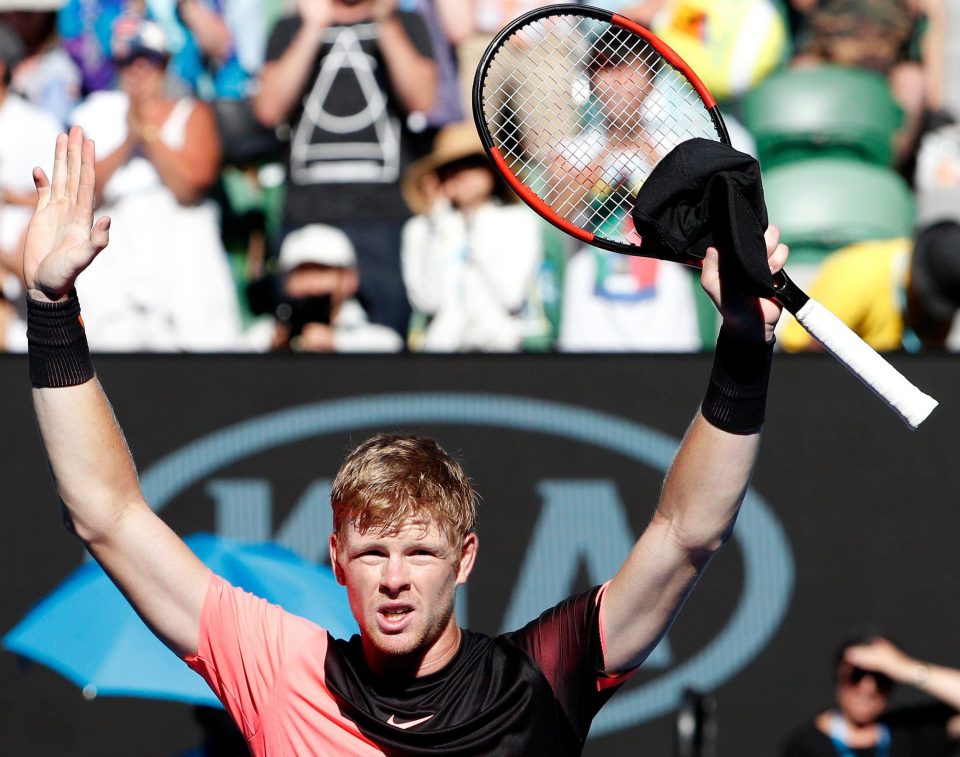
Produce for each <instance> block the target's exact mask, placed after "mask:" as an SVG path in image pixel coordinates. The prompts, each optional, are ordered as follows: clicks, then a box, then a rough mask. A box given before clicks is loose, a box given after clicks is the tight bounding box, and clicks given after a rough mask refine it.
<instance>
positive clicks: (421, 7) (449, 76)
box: [400, 0, 473, 129]
mask: <svg viewBox="0 0 960 757" xmlns="http://www.w3.org/2000/svg"><path fill="white" fill-rule="evenodd" d="M408 6H409V10H413V11H415V12H417V13H419V14H420V15H421V16H422V17H423V21H424V23H425V24H426V25H427V30H428V31H429V33H430V44H431V45H432V47H433V57H434V60H435V61H436V63H437V75H438V79H437V97H436V100H435V102H434V104H433V107H432V108H431V109H430V110H429V111H428V112H427V121H426V125H427V126H428V127H429V128H431V129H439V128H440V127H442V126H446V125H447V124H451V123H456V122H457V121H461V120H463V118H464V115H465V114H464V105H469V103H471V102H472V101H471V100H463V99H462V98H461V94H460V83H459V79H458V73H459V72H458V68H457V57H456V46H457V45H458V44H460V43H461V42H463V41H464V40H465V39H467V38H468V37H469V35H470V32H471V31H472V30H473V17H472V14H473V8H472V6H471V3H470V0H401V6H400V7H401V8H403V9H404V10H406V9H408ZM469 75H470V76H473V72H472V71H470V72H469Z"/></svg>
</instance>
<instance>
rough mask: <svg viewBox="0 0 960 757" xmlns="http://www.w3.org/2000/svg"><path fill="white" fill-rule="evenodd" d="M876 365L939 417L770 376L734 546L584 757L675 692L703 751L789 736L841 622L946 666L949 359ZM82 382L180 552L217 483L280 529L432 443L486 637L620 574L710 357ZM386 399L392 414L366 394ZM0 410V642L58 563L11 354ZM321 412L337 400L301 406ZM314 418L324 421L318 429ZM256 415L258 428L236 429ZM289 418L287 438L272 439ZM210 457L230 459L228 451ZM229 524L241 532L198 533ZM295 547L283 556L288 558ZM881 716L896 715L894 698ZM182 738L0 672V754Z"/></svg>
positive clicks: (25, 392) (954, 383)
mask: <svg viewBox="0 0 960 757" xmlns="http://www.w3.org/2000/svg"><path fill="white" fill-rule="evenodd" d="M895 362H896V364H897V366H898V367H900V368H901V370H903V371H904V372H905V373H906V374H907V375H908V376H909V377H910V378H911V379H912V380H913V381H914V382H915V383H917V384H918V385H920V386H921V387H922V388H923V389H925V390H926V391H928V392H929V393H931V394H933V395H934V396H935V397H937V398H938V399H939V400H940V402H941V407H940V408H938V409H937V410H936V411H935V412H934V414H933V415H932V416H931V417H930V419H929V420H928V421H927V422H926V423H925V424H923V425H922V426H921V427H920V429H919V430H918V431H916V432H910V431H908V430H907V429H906V427H905V426H903V425H902V423H901V422H900V421H899V420H898V419H897V418H896V417H895V416H894V415H893V414H892V413H890V412H889V411H888V410H886V409H885V408H884V407H883V405H882V404H881V403H880V401H879V400H877V399H876V398H874V397H873V396H872V395H871V394H870V393H869V392H868V391H867V390H866V389H864V388H863V387H862V386H861V385H860V384H859V383H858V382H857V381H856V380H855V379H853V378H851V377H849V376H848V375H847V374H846V372H845V371H843V369H842V368H840V367H839V366H838V365H836V364H835V363H834V362H833V361H832V360H830V359H829V358H825V357H818V356H791V357H786V356H779V357H778V359H777V361H776V363H775V367H774V376H773V382H772V393H771V397H770V402H769V409H768V423H767V431H766V433H765V439H764V443H763V451H762V454H761V459H760V462H759V466H758V469H757V472H756V475H755V477H754V482H753V489H752V493H751V497H752V500H751V504H750V505H749V508H750V509H749V511H747V510H745V512H744V516H743V519H742V520H741V523H739V524H738V538H736V539H735V540H734V541H733V542H732V543H731V544H730V545H729V546H728V547H727V549H725V550H724V551H723V552H722V553H721V554H720V555H719V556H718V558H717V559H716V560H715V561H714V563H713V564H712V565H711V566H710V568H709V570H708V571H707V574H706V575H705V577H704V579H703V580H702V581H701V584H700V585H699V586H698V587H697V590H696V591H695V593H694V596H693V597H692V598H691V600H690V601H689V602H688V604H687V606H686V607H685V608H684V610H683V613H682V615H681V617H680V619H679V620H678V621H677V623H676V624H675V625H674V627H673V629H672V630H671V631H670V634H669V637H668V644H667V645H665V646H664V648H663V649H661V650H660V651H659V652H658V653H657V656H655V658H654V659H653V660H651V665H650V666H649V668H647V669H643V670H641V671H640V673H639V674H638V675H637V676H636V677H635V680H634V681H632V682H631V683H630V684H628V686H627V687H626V688H625V689H624V690H623V691H622V692H620V693H618V694H617V696H616V697H614V699H613V700H612V701H611V706H613V705H616V703H617V702H618V701H623V702H624V703H625V705H621V706H620V707H619V709H617V710H616V711H613V709H612V707H611V712H613V715H614V716H615V717H611V718H610V719H609V720H608V721H605V722H604V724H603V726H602V727H601V728H598V730H602V731H603V734H604V735H601V736H598V737H597V738H594V739H593V740H592V741H591V742H590V745H589V747H588V749H587V754H589V755H607V754H627V755H629V754H638V755H639V754H643V755H664V756H666V755H669V754H670V753H671V748H672V747H671V744H672V718H671V711H672V710H673V708H674V707H675V703H676V702H675V696H676V693H677V691H678V690H679V689H678V687H679V686H680V685H681V684H690V685H694V686H699V687H703V688H708V689H710V690H711V691H712V693H713V694H714V696H715V697H716V701H717V706H718V717H719V727H720V732H719V746H720V749H719V753H720V755H722V757H750V756H751V755H772V754H775V752H776V748H777V744H778V743H779V741H780V739H781V738H782V736H783V735H784V734H785V733H786V732H787V731H789V730H790V729H791V728H793V727H795V726H796V725H798V724H799V723H800V722H802V721H803V720H804V719H806V718H808V717H809V716H811V715H812V714H813V713H814V712H815V711H816V710H817V709H818V708H820V707H822V706H824V705H825V704H827V702H828V701H829V697H830V685H829V664H830V663H829V661H830V658H831V655H832V652H833V649H834V646H835V645H836V643H837V641H838V639H839V638H840V637H841V636H843V635H845V633H846V632H847V631H848V630H849V629H851V628H852V627H856V626H861V625H863V624H874V625H879V626H881V627H882V628H884V629H886V630H887V631H888V632H889V633H890V634H892V635H893V636H894V638H896V639H897V640H898V641H899V642H900V643H901V644H902V646H904V647H905V648H906V649H907V650H908V651H910V652H911V653H912V654H914V655H916V656H919V657H921V658H923V659H928V660H934V661H938V662H943V663H946V664H951V665H957V666H960V644H958V643H957V641H956V639H957V633H956V629H957V628H958V627H960V608H958V607H957V606H956V605H955V603H954V602H953V600H954V598H955V597H957V596H958V595H960V592H958V589H960V578H958V571H957V567H958V562H960V560H958V557H957V550H956V548H955V545H956V542H957V536H958V532H960V524H958V516H957V513H958V510H960V456H958V455H957V452H956V448H955V444H956V436H957V431H958V429H960V410H958V406H960V361H957V360H956V358H951V357H950V356H920V357H914V358H901V359H898V360H896V361H895ZM97 365H98V370H99V374H100V377H101V380H102V382H103V383H104V385H105V387H106V389H107V391H108V394H109V395H110V397H111V400H112V401H113V404H114V407H115V410H116V412H117V415H118V417H119V419H120V421H121V424H122V425H123V427H124V430H125V433H126V435H127V439H128V441H129V443H130V446H131V448H132V450H133V453H134V456H135V458H136V461H137V464H138V467H139V468H140V471H141V473H142V475H143V481H144V485H145V487H146V488H148V489H149V490H150V492H151V493H152V496H153V498H154V500H155V501H156V500H157V499H160V500H162V505H163V507H162V515H163V517H164V518H166V519H167V520H168V522H169V523H170V524H171V525H172V526H173V527H174V528H175V529H176V530H177V531H178V532H180V533H182V534H187V533H190V532H192V531H196V530H201V529H203V530H214V529H216V528H217V526H218V521H217V517H216V513H217V510H218V508H217V504H216V501H217V497H216V491H218V488H217V487H218V486H219V487H220V489H219V491H223V486H224V485H225V483H226V485H228V486H236V485H238V483H237V482H241V484H242V482H249V481H251V480H256V481H266V482H268V484H267V485H268V487H269V491H270V498H269V505H270V507H271V516H270V517H271V523H272V527H273V529H274V531H275V532H281V531H282V530H283V527H284V524H285V523H286V522H287V518H288V517H290V516H291V513H292V512H293V511H294V509H295V508H296V507H298V506H300V505H303V496H304V492H306V491H308V490H309V487H310V486H311V484H313V483H315V482H317V481H322V480H324V479H327V478H329V477H332V475H333V474H334V472H335V471H336V468H337V465H338V463H339V460H340V458H341V457H342V455H343V453H344V452H345V451H346V450H347V449H348V448H349V446H350V445H351V444H352V443H355V442H357V441H359V440H361V439H362V438H364V437H365V436H366V435H368V433H369V432H371V431H372V430H374V429H375V428H377V429H379V428H383V427H386V428H402V429H407V430H413V431H417V432H422V433H427V434H430V435H433V436H436V437H437V438H438V439H439V440H440V441H441V443H442V444H444V446H445V447H447V448H448V449H451V450H454V451H457V452H458V453H459V454H460V456H461V457H462V458H463V460H464V462H465V464H466V466H467V469H468V470H469V471H470V473H471V475H472V477H473V478H474V480H475V482H476V484H477V487H478V489H479V491H480V493H481V494H482V496H483V504H482V509H481V519H480V527H479V532H480V538H481V556H480V562H479V567H478V569H477V570H476V572H475V573H474V577H473V578H472V579H471V582H470V586H469V591H468V593H467V597H466V603H467V611H468V615H469V625H470V626H471V627H474V628H476V629H479V630H484V631H488V632H496V631H499V630H501V629H502V626H503V624H504V623H505V622H506V621H508V620H509V614H510V612H511V608H513V611H521V610H523V609H524V608H525V607H526V606H527V605H529V603H530V602H535V601H537V598H538V597H540V598H544V597H546V596H548V595H549V594H550V592H551V591H555V590H556V587H555V586H552V585H551V579H553V583H556V581H557V580H560V579H557V575H550V574H548V572H546V571H544V565H545V564H549V561H550V560H554V561H555V562H556V564H557V565H558V568H557V571H558V574H559V575H561V576H563V575H566V573H564V571H566V572H567V573H569V580H567V579H563V581H561V582H562V583H563V582H566V583H569V584H570V586H569V588H570V590H573V589H576V588H579V587H585V586H587V585H588V584H589V583H591V582H593V581H594V580H602V578H606V577H607V576H598V575H597V573H598V572H600V571H602V570H604V566H605V565H606V564H607V563H609V562H610V560H611V559H614V558H615V559H619V557H618V556H617V555H616V554H615V553H616V550H617V549H618V547H619V546H620V545H622V543H623V541H624V538H625V532H631V533H630V534H629V538H630V539H632V538H633V536H635V535H636V534H638V533H639V532H640V530H641V529H642V527H643V525H644V523H645V522H646V520H647V519H648V518H649V516H650V513H651V510H652V507H653V505H654V504H655V501H656V496H657V490H658V486H659V482H660V480H661V478H662V470H660V468H661V467H662V466H661V464H660V462H659V461H660V458H661V457H662V455H663V454H664V452H663V450H664V449H666V450H667V452H669V451H670V450H672V448H673V446H674V445H675V444H676V441H677V440H678V439H679V437H680V436H681V435H682V433H683V430H684V428H685V426H686V424H687V422H688V421H689V418H690V417H691V415H692V413H693V411H694V409H695V408H696V406H697V403H698V402H699V400H700V398H701V396H702V392H703V387H704V385H705V382H706V377H707V375H708V373H709V366H710V358H709V356H674V357H669V356H629V357H606V356H590V357H574V356H543V357H534V356H504V357H495V356H471V357H453V356H445V357H435V358H426V357H399V358H396V357H392V358H390V359H380V358H373V357H366V356H360V357H352V358H347V357H335V358H324V357H316V358H306V357H299V356H297V357H290V358H283V357H277V358H273V359H269V360H265V359H262V358H257V357H217V358H213V357H191V356H177V357H149V358H148V357H126V356H113V357H106V356H104V357H101V358H99V359H98V360H97ZM451 392H452V393H457V396H456V397H450V396H446V397H438V396H437V393H451ZM385 393H389V394H391V395H392V394H393V393H404V396H390V397H383V398H382V399H381V400H379V401H374V400H371V395H374V396H376V395H383V394H385ZM425 393H427V394H429V396H424V394H425ZM464 395H470V396H464ZM0 397H3V398H4V400H3V404H2V418H3V433H2V435H0V465H2V479H0V481H2V485H0V507H2V511H3V528H2V530H0V560H2V563H0V565H2V570H0V590H2V595H3V597H4V601H3V603H2V604H0V633H5V632H6V631H7V630H9V629H10V628H11V627H12V626H13V625H14V624H15V623H16V622H17V621H18V620H19V619H20V618H21V617H23V615H24V614H26V613H27V612H28V610H29V609H30V607H31V606H32V604H33V603H34V602H36V601H37V600H39V599H40V598H41V597H43V596H44V595H45V594H46V593H48V592H49V591H50V590H51V589H52V588H53V587H54V586H56V584H57V583H58V582H59V581H61V580H62V579H63V578H64V577H65V576H66V575H67V574H68V573H69V572H70V571H71V570H72V569H73V568H75V567H76V566H77V565H78V564H79V562H80V559H81V551H80V548H79V546H78V545H77V544H76V543H75V542H74V541H72V540H71V538H70V537H68V536H67V534H66V533H65V532H64V530H63V529H62V527H61V525H60V522H59V515H58V512H57V506H56V501H55V498H54V495H53V490H52V487H51V485H50V482H49V477H48V473H47V470H46V466H45V462H44V460H43V456H42V453H41V449H40V443H39V438H38V435H37V433H36V429H35V424H34V420H33V416H32V409H31V407H30V403H29V387H28V381H27V377H26V366H25V363H24V361H23V360H22V359H18V358H13V357H4V358H3V359H0ZM335 400H343V401H344V402H337V403H336V404H334V405H322V406H317V403H319V402H323V401H335ZM277 413H283V414H282V415H279V416H278V415H276V414H277ZM333 417H336V418H337V419H339V421H338V424H335V425H336V427H335V428H333V429H331V428H330V425H329V424H328V425H327V426H324V425H323V424H324V423H325V422H326V421H325V419H328V418H333ZM258 418H259V419H267V420H264V421H263V422H260V423H254V424H252V425H249V426H246V427H243V428H239V429H238V428H237V427H236V425H237V424H239V423H241V422H242V421H246V420H249V419H258ZM298 419H299V420H298ZM298 422H299V423H301V425H302V428H301V432H302V433H301V434H300V436H301V437H302V438H293V437H292V436H291V434H293V433H294V432H293V431H290V429H295V428H296V427H297V423H298ZM271 424H272V425H271ZM284 424H286V425H284ZM311 424H313V425H311ZM316 424H320V425H319V426H318V425H316ZM278 428H279V429H280V430H279V431H277V429H278ZM316 428H322V429H326V430H323V431H321V432H320V433H314V432H313V431H311V430H310V429H316ZM271 429H272V430H271ZM284 429H287V430H286V431H285V430H284ZM304 429H306V430H304ZM271 433H272V434H273V436H270V434H271ZM218 434H219V436H218ZM251 435H252V436H251ZM258 435H259V436H258ZM661 437H663V438H661ZM201 439H207V440H208V442H209V443H208V444H207V445H206V446H205V447H204V448H203V449H204V450H206V452H205V453H204V454H206V455H207V456H208V458H209V459H207V458H204V459H205V460H207V462H208V463H209V464H208V468H209V470H202V469H201V468H202V466H199V468H198V470H199V472H198V470H192V469H190V465H193V466H194V467H197V465H198V463H197V460H198V459H199V458H198V455H199V453H196V452H195V453H193V454H190V455H187V456H186V458H187V460H188V462H190V465H186V464H185V463H184V461H183V460H182V459H180V462H179V463H177V460H178V459H179V458H172V457H171V456H172V455H174V454H175V453H176V452H177V451H178V450H180V449H181V448H183V447H184V446H186V445H188V444H191V443H193V442H196V441H197V440H201ZM226 439H233V440H237V439H240V440H241V441H242V442H243V443H244V444H246V445H247V451H246V452H243V453H233V454H228V453H226V452H225V451H224V450H225V449H226V448H225V447H224V446H223V444H221V443H219V442H223V441H224V440H226ZM210 440H212V441H210ZM218 440H219V441H218ZM631 445H632V446H631ZM193 449H194V450H196V449H197V448H193ZM218 454H220V455H221V458H220V459H217V455H218ZM185 465H186V467H184V466H185ZM178 466H179V467H178ZM158 471H160V472H161V473H164V477H160V473H158ZM164 487H166V488H164ZM578 487H580V488H578ZM577 492H582V493H585V495H584V499H585V501H583V502H582V503H580V502H579V501H577V500H576V496H575V495H576V494H577ZM591 497H597V499H596V500H592V499H590V498H591ZM568 499H569V501H568ZM564 508H567V509H564ZM557 513H565V515H564V517H565V518H569V519H572V520H573V521H574V522H572V523H570V526H571V527H570V529H567V530H566V531H564V530H563V529H561V530H559V531H558V530H556V529H554V530H551V524H552V525H553V526H556V525H557V522H556V521H552V520H551V518H550V516H552V515H556V514H557ZM618 513H619V514H620V515H621V516H622V517H623V519H624V521H623V523H621V526H622V528H608V527H607V526H608V525H609V523H610V522H615V520H614V521H604V520H603V518H606V517H614V516H617V514H618ZM594 514H596V517H593V515H594ZM601 515H602V517H601ZM761 516H762V517H761ZM767 516H770V517H767ZM224 517H227V516H224ZM230 523H233V525H232V526H230V527H231V528H239V527H240V526H237V524H236V523H235V522H232V521H229V519H227V520H223V521H221V522H220V525H221V526H224V524H226V525H230ZM584 524H586V525H584ZM561 525H562V523H561ZM740 527H743V528H742V529H741V528H740ZM544 540H546V541H544ZM548 542H549V543H548ZM317 543H319V542H317V541H316V540H311V539H310V538H309V537H301V541H300V547H301V549H303V550H306V551H309V550H313V549H315V547H316V544H317ZM551 550H552V551H551ZM538 560H539V562H538ZM545 560H546V561H547V563H545V562H544V561H545ZM525 561H530V562H525ZM520 595H523V596H520ZM523 597H526V598H527V599H526V603H527V605H525V604H524V600H523ZM898 701H899V702H901V703H904V702H909V701H912V700H911V696H910V694H909V692H901V693H900V694H898ZM658 712H659V713H665V714H656V715H654V716H652V717H651V716H649V715H644V714H643V713H658ZM638 713H639V714H638ZM638 721H639V722H638ZM197 738H198V731H197V730H196V728H195V726H194V725H193V723H192V721H191V716H190V711H189V708H187V707H185V706H183V705H178V704H172V703H158V702H151V701H145V700H135V699H117V698H105V697H100V698H97V699H95V700H94V701H92V702H88V701H85V700H84V699H83V698H82V697H81V695H80V691H79V689H78V688H77V687H76V686H75V685H74V684H72V683H69V682H67V681H65V680H64V679H62V678H60V677H59V676H58V675H57V674H55V673H52V672H50V671H48V670H46V669H45V668H43V667H42V666H39V665H31V666H26V667H25V666H23V665H22V664H21V663H20V662H19V661H17V660H16V659H15V658H14V657H13V655H11V654H9V653H7V652H2V653H0V744H2V746H0V753H2V754H11V755H14V754H15V755H36V756H38V757H40V756H42V755H63V754H71V755H77V756H78V757H79V756H81V755H100V756H104V755H130V754H136V755H158V756H166V755H173V754H176V753H178V752H179V751H182V750H184V749H186V748H187V747H189V746H190V745H191V744H193V743H194V742H195V741H196V740H197Z"/></svg>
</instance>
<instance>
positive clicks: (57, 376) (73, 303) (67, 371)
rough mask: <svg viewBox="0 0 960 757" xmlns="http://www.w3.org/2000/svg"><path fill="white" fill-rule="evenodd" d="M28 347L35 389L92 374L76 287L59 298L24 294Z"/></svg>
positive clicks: (83, 379) (84, 379)
mask: <svg viewBox="0 0 960 757" xmlns="http://www.w3.org/2000/svg"><path fill="white" fill-rule="evenodd" d="M27 351H28V355H29V364H30V383H31V384H33V386H34V387H36V388H37V389H41V388H47V387H61V386H76V385H77V384H83V383H86V382H87V381H89V380H90V379H92V378H93V376H94V370H93V361H92V360H91V359H90V348H89V346H88V345H87V334H86V332H85V331H84V328H83V319H82V318H81V317H80V301H79V300H78V299H77V293H76V291H73V292H70V295H69V296H68V297H67V298H66V299H65V300H60V301H59V302H41V301H39V300H34V299H32V298H30V297H29V296H28V297H27Z"/></svg>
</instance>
